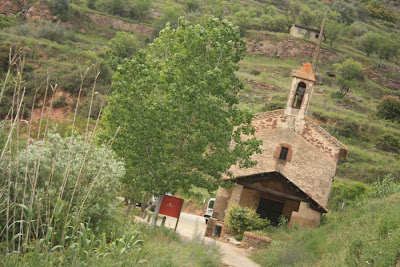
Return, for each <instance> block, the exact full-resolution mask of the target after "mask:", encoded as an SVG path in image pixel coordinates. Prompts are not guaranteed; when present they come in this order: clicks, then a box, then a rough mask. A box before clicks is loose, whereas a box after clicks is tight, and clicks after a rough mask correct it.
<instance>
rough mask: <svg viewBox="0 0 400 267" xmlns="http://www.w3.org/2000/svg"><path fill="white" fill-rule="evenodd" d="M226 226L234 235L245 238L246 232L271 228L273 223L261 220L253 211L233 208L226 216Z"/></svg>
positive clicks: (244, 208)
mask: <svg viewBox="0 0 400 267" xmlns="http://www.w3.org/2000/svg"><path fill="white" fill-rule="evenodd" d="M225 224H226V226H227V227H228V228H229V229H230V230H231V231H232V232H233V233H234V234H236V235H239V236H243V233H244V232H245V231H251V230H261V229H264V228H266V227H268V226H270V225H271V222H270V221H269V220H267V219H262V218H260V215H259V214H257V213H256V212H255V211H254V210H252V209H249V208H246V207H238V206H236V207H235V206H233V207H231V208H230V209H229V210H228V212H227V214H226V216H225Z"/></svg>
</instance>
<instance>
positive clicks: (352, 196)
mask: <svg viewBox="0 0 400 267" xmlns="http://www.w3.org/2000/svg"><path fill="white" fill-rule="evenodd" d="M370 193H371V189H370V188H369V187H368V186H367V185H366V184H364V183H362V182H352V181H347V180H339V179H337V180H335V182H334V183H333V185H332V191H331V195H330V197H329V209H332V210H339V209H340V207H341V205H342V203H343V202H345V203H346V204H347V205H350V206H353V205H354V204H356V203H357V202H360V201H362V200H364V199H366V198H367V197H368V196H369V195H370Z"/></svg>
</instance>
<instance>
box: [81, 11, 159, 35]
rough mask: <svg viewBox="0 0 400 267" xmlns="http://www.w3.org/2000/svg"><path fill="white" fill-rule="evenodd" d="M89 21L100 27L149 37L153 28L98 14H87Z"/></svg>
mask: <svg viewBox="0 0 400 267" xmlns="http://www.w3.org/2000/svg"><path fill="white" fill-rule="evenodd" d="M87 15H88V17H89V18H90V20H91V21H93V22H94V23H95V24H96V25H98V26H101V27H108V28H114V29H117V30H122V31H127V32H133V33H136V34H141V35H151V34H152V33H153V30H154V28H153V27H151V26H148V25H143V24H133V23H128V22H125V21H123V20H120V19H116V18H111V17H107V16H104V15H100V14H94V13H89V14H87Z"/></svg>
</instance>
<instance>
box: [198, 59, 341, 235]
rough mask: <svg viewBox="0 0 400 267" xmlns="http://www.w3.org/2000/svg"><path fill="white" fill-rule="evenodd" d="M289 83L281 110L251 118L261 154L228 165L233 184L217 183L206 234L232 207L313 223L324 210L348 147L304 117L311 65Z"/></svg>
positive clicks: (299, 223)
mask: <svg viewBox="0 0 400 267" xmlns="http://www.w3.org/2000/svg"><path fill="white" fill-rule="evenodd" d="M292 77H293V82H292V85H291V89H290V94H289V97H288V100H287V104H286V108H285V109H284V110H274V111H269V112H264V113H259V114H257V115H256V116H255V117H254V118H253V121H252V126H254V128H255V137H256V138H258V139H261V140H262V142H263V144H262V145H261V150H262V153H261V154H255V155H253V156H252V158H253V159H254V160H256V161H257V165H256V166H253V167H251V168H247V169H241V168H239V166H232V167H231V169H230V171H231V172H232V173H233V176H234V178H233V182H234V183H235V186H234V187H233V188H231V189H226V188H223V187H219V189H218V191H217V196H216V201H215V203H214V210H213V215H212V218H210V220H209V223H208V225H207V230H206V236H212V235H213V233H214V230H215V226H216V225H219V226H220V227H223V222H224V217H225V214H226V212H227V210H228V209H229V207H231V206H243V207H248V208H251V209H254V210H255V211H256V212H257V213H258V214H260V216H261V217H262V218H268V219H269V220H270V221H271V222H272V223H273V224H277V223H278V221H279V218H280V217H284V218H286V219H287V220H288V222H289V226H294V225H297V226H300V227H317V226H318V225H319V223H320V220H321V216H322V214H323V213H326V212H327V208H326V205H327V203H328V198H329V193H330V190H331V186H332V182H333V178H334V175H335V171H336V165H337V163H338V161H339V159H340V158H345V157H346V156H347V153H348V150H347V148H346V147H345V146H344V145H343V144H341V143H340V142H339V141H338V140H337V139H335V138H334V137H333V136H331V135H330V134H329V133H328V132H327V131H325V130H324V129H323V128H321V127H320V126H318V125H317V124H316V123H315V122H314V121H313V120H312V119H311V118H309V117H308V116H307V111H308V108H309V105H310V101H311V96H312V93H313V90H314V86H315V76H314V74H313V71H312V66H311V64H310V63H307V64H305V65H304V66H302V67H301V68H300V69H299V70H298V71H296V72H294V73H293V74H292Z"/></svg>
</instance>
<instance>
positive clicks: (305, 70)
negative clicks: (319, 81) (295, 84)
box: [292, 62, 315, 82]
mask: <svg viewBox="0 0 400 267" xmlns="http://www.w3.org/2000/svg"><path fill="white" fill-rule="evenodd" d="M292 76H293V77H297V78H300V79H304V80H308V81H312V82H315V76H314V73H313V70H312V66H311V63H310V62H307V63H306V64H304V65H303V67H301V68H300V69H299V70H298V71H296V72H295V73H293V74H292Z"/></svg>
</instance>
